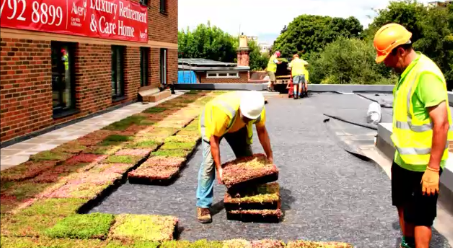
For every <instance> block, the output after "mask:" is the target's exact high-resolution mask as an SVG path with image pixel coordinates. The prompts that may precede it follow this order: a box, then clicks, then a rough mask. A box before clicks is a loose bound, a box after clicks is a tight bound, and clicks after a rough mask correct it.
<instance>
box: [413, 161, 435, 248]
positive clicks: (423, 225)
mask: <svg viewBox="0 0 453 248" xmlns="http://www.w3.org/2000/svg"><path fill="white" fill-rule="evenodd" d="M441 174H442V170H441V171H440V175H441ZM422 177H423V172H418V173H417V179H418V180H419V182H420V181H421V179H422ZM414 187H415V188H416V190H415V192H414V204H413V209H412V210H413V211H411V212H410V213H408V214H407V216H406V217H405V219H407V220H408V221H411V222H412V223H414V224H415V245H416V246H415V247H417V248H428V247H429V243H430V242H431V237H432V231H431V227H432V225H433V223H434V219H435V218H436V216H437V198H438V195H437V194H436V195H431V196H428V195H423V193H422V186H421V184H420V183H418V184H415V183H414Z"/></svg>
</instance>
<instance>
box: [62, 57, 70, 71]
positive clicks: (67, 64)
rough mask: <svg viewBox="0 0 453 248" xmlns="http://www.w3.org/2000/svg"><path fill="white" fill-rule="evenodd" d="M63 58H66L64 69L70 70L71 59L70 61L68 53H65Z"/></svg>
mask: <svg viewBox="0 0 453 248" xmlns="http://www.w3.org/2000/svg"><path fill="white" fill-rule="evenodd" d="M63 60H64V62H63V63H64V69H65V70H69V61H68V55H67V54H66V55H63Z"/></svg>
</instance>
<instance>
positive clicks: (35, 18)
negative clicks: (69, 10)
mask: <svg viewBox="0 0 453 248" xmlns="http://www.w3.org/2000/svg"><path fill="white" fill-rule="evenodd" d="M32 9H33V13H32V14H31V21H32V22H34V23H41V24H48V25H55V26H60V25H61V22H62V21H63V9H62V8H61V7H57V8H55V6H54V5H49V6H47V4H45V3H43V4H41V5H39V2H37V1H34V2H33V5H32ZM50 20H51V21H50ZM49 21H50V22H49ZM57 21H58V23H55V22H57Z"/></svg>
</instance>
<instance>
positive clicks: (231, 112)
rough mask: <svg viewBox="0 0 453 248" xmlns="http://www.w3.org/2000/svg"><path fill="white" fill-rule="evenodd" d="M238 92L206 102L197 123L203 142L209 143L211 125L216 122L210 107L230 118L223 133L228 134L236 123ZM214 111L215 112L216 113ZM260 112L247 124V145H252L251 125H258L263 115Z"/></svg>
mask: <svg viewBox="0 0 453 248" xmlns="http://www.w3.org/2000/svg"><path fill="white" fill-rule="evenodd" d="M240 94H241V93H240V92H231V93H226V94H223V95H220V96H218V97H216V98H214V99H213V100H212V101H210V102H208V103H207V104H206V106H205V107H204V109H203V111H202V113H201V115H200V121H199V125H198V128H199V131H200V133H201V137H202V139H203V140H204V141H206V142H209V139H210V138H211V133H210V130H211V124H212V123H213V122H214V121H216V120H213V115H212V111H213V108H212V106H216V107H217V109H220V110H221V111H223V112H224V113H225V114H226V115H228V117H230V122H229V123H228V126H227V128H226V130H225V133H224V135H225V134H226V133H228V131H229V130H230V129H231V128H232V127H233V124H234V122H235V121H236V119H237V118H240V115H239V114H238V110H239V105H240V102H241V100H240V99H241V96H240ZM217 109H216V111H217ZM264 111H265V110H264V109H263V111H262V112H261V115H260V116H259V117H258V118H257V119H256V120H254V121H250V122H249V123H248V124H247V135H248V139H247V142H248V144H252V142H253V124H255V123H258V122H259V121H261V116H262V115H263V112H264Z"/></svg>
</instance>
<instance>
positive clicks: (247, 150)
mask: <svg viewBox="0 0 453 248" xmlns="http://www.w3.org/2000/svg"><path fill="white" fill-rule="evenodd" d="M225 139H226V141H227V142H228V144H230V146H231V149H233V152H234V155H235V156H236V158H240V157H248V156H252V155H253V151H252V147H251V146H250V144H248V143H247V127H244V128H242V129H241V130H239V131H237V132H235V133H228V134H226V135H225Z"/></svg>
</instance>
